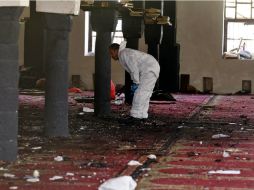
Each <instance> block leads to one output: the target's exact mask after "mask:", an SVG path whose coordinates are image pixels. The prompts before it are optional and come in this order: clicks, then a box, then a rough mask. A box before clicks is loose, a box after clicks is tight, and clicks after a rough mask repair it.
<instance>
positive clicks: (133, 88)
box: [131, 83, 138, 94]
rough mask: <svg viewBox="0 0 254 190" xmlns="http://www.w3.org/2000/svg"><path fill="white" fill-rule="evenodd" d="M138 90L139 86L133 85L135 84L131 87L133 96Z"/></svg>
mask: <svg viewBox="0 0 254 190" xmlns="http://www.w3.org/2000/svg"><path fill="white" fill-rule="evenodd" d="M137 88H138V84H135V83H133V84H132V85H131V94H134V93H135V91H136V90H137Z"/></svg>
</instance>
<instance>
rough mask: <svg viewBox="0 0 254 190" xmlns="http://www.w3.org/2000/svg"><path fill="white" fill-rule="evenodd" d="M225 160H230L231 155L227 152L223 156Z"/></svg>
mask: <svg viewBox="0 0 254 190" xmlns="http://www.w3.org/2000/svg"><path fill="white" fill-rule="evenodd" d="M222 156H223V157H224V158H228V157H230V154H229V153H228V152H227V151H223V155H222Z"/></svg>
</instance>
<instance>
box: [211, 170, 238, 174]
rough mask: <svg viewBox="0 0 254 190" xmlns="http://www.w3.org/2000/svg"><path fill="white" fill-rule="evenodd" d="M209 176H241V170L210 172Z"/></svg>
mask: <svg viewBox="0 0 254 190" xmlns="http://www.w3.org/2000/svg"><path fill="white" fill-rule="evenodd" d="M208 174H232V175H238V174H241V171H240V170H211V171H209V172H208Z"/></svg>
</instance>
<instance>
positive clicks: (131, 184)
mask: <svg viewBox="0 0 254 190" xmlns="http://www.w3.org/2000/svg"><path fill="white" fill-rule="evenodd" d="M136 186H137V183H136V182H135V181H134V180H133V179H132V177H131V176H120V177H117V178H112V179H109V180H107V181H105V182H104V183H103V184H101V185H100V187H99V189H98V190H135V188H136Z"/></svg>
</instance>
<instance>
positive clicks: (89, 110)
mask: <svg viewBox="0 0 254 190" xmlns="http://www.w3.org/2000/svg"><path fill="white" fill-rule="evenodd" d="M83 112H87V113H93V112H94V109H91V108H88V107H83Z"/></svg>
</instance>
